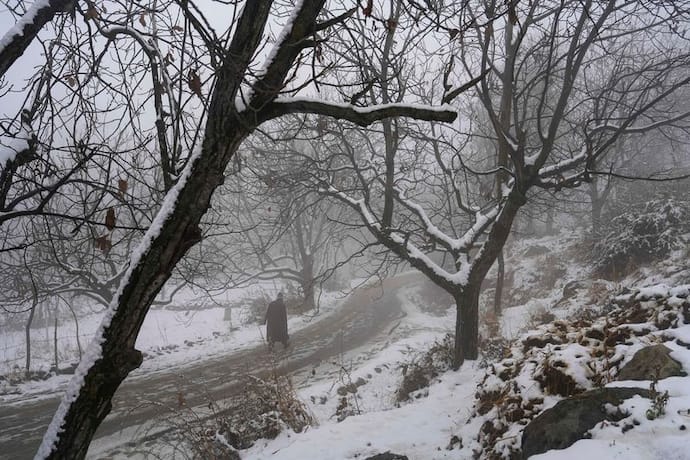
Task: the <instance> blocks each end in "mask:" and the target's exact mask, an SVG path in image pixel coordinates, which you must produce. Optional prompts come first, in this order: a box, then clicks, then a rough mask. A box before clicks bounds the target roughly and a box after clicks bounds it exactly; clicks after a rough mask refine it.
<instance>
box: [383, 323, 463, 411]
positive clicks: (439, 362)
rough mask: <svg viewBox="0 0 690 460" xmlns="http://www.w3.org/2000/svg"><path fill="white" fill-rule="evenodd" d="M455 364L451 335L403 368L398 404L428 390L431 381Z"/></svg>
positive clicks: (397, 395) (397, 396)
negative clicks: (423, 390) (418, 392)
mask: <svg viewBox="0 0 690 460" xmlns="http://www.w3.org/2000/svg"><path fill="white" fill-rule="evenodd" d="M452 363H453V337H452V336H451V335H450V334H446V336H445V337H444V338H443V339H442V340H441V341H440V342H434V344H433V345H432V346H431V348H429V350H427V351H426V352H424V353H421V354H418V355H415V356H414V357H413V358H412V360H411V361H410V362H408V363H406V364H403V365H402V366H401V369H402V374H403V378H402V381H401V382H400V386H399V387H398V391H397V392H396V395H395V397H396V400H397V401H398V402H403V401H407V400H408V399H410V396H411V395H412V394H413V393H415V392H417V391H419V390H422V389H424V388H427V387H428V386H429V384H430V383H431V380H432V379H433V378H435V377H437V376H438V375H439V374H440V373H442V372H445V371H447V370H448V369H450V368H451V366H452Z"/></svg>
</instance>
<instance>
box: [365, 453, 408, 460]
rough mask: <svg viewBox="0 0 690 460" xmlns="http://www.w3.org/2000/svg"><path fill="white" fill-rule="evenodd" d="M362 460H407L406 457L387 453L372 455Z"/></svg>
mask: <svg viewBox="0 0 690 460" xmlns="http://www.w3.org/2000/svg"><path fill="white" fill-rule="evenodd" d="M364 460H407V456H406V455H400V454H394V453H391V452H390V451H388V452H384V453H382V454H376V455H372V456H371V457H367V458H365V459H364Z"/></svg>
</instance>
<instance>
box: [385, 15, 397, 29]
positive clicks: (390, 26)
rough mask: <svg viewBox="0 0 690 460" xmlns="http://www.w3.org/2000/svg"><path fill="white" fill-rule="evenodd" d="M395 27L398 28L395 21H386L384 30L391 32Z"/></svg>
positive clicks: (391, 19)
mask: <svg viewBox="0 0 690 460" xmlns="http://www.w3.org/2000/svg"><path fill="white" fill-rule="evenodd" d="M396 27H398V21H396V20H395V19H393V18H390V19H386V30H388V31H389V32H392V31H394V30H395V28H396Z"/></svg>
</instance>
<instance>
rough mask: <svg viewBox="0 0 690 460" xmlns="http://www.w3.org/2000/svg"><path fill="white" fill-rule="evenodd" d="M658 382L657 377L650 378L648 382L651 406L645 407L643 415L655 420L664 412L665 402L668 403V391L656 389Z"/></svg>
mask: <svg viewBox="0 0 690 460" xmlns="http://www.w3.org/2000/svg"><path fill="white" fill-rule="evenodd" d="M657 383H659V382H658V380H657V379H654V380H652V383H650V384H649V396H650V399H651V400H652V407H650V408H649V409H647V412H646V413H645V415H646V416H647V420H655V419H657V418H659V417H661V416H662V415H664V414H665V413H666V404H668V398H669V395H668V391H664V392H663V393H661V392H660V391H658V390H657V389H656V384H657Z"/></svg>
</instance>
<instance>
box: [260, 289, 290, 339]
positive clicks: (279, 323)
mask: <svg viewBox="0 0 690 460" xmlns="http://www.w3.org/2000/svg"><path fill="white" fill-rule="evenodd" d="M264 324H265V325H266V340H268V347H269V348H270V349H271V350H273V344H274V343H275V342H281V343H282V344H283V349H285V348H287V347H288V341H289V336H288V331H287V308H286V307H285V302H283V293H282V292H279V293H278V298H277V299H276V300H274V301H273V302H271V303H269V304H268V309H267V310H266V316H265V317H264Z"/></svg>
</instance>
